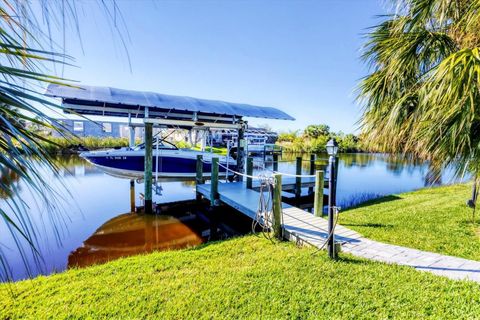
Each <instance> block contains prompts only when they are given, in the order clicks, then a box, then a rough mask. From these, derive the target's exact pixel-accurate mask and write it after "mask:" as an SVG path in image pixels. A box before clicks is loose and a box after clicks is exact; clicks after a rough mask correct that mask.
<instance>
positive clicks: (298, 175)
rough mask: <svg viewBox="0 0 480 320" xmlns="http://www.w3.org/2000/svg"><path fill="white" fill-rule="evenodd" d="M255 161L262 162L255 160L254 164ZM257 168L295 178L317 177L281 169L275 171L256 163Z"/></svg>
mask: <svg viewBox="0 0 480 320" xmlns="http://www.w3.org/2000/svg"><path fill="white" fill-rule="evenodd" d="M255 163H260V164H262V162H260V161H254V165H255ZM256 166H257V168H259V169H262V170H265V171H270V172H272V173H273V174H279V175H282V176H287V177H295V178H315V175H314V174H293V173H285V172H280V171H274V170H272V169H269V168H267V167H265V165H263V166H260V165H256Z"/></svg>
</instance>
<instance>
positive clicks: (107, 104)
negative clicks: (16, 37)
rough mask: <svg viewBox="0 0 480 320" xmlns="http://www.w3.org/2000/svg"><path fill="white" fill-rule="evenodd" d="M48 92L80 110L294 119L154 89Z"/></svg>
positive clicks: (83, 88)
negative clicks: (167, 93) (159, 91)
mask: <svg viewBox="0 0 480 320" xmlns="http://www.w3.org/2000/svg"><path fill="white" fill-rule="evenodd" d="M46 95H47V96H50V97H56V98H61V99H62V103H63V106H64V108H65V112H68V111H69V110H72V111H74V112H76V113H79V114H88V115H103V116H122V117H125V116H127V115H129V116H130V115H131V116H132V117H137V118H138V117H142V118H143V117H145V108H146V107H148V109H149V114H148V117H149V118H162V119H163V118H168V119H185V118H187V117H188V118H191V117H192V116H193V115H195V116H197V117H198V118H199V119H202V118H203V119H204V120H205V119H206V120H212V121H220V122H225V121H231V120H232V119H233V120H234V121H235V120H238V119H241V118H242V117H255V118H265V119H280V120H295V119H294V118H293V117H291V116H290V115H288V114H286V113H285V112H283V111H281V110H279V109H276V108H271V107H259V106H252V105H248V104H241V103H231V102H224V101H215V100H206V99H197V98H191V97H182V96H172V95H166V94H160V93H154V92H142V91H133V90H123V89H117V88H110V87H94V86H84V85H82V86H76V87H68V86H61V85H56V84H51V85H49V86H48V89H47V92H46Z"/></svg>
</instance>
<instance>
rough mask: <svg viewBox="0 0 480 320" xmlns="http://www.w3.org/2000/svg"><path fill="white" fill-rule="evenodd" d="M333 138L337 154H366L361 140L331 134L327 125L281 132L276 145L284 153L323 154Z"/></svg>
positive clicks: (347, 135)
mask: <svg viewBox="0 0 480 320" xmlns="http://www.w3.org/2000/svg"><path fill="white" fill-rule="evenodd" d="M332 138H335V139H336V140H337V143H338V146H339V152H367V151H368V150H367V149H366V148H365V147H364V146H363V144H362V141H361V138H360V137H359V136H356V135H354V134H344V133H343V132H338V133H335V132H331V131H330V128H329V126H327V125H310V126H308V127H306V128H305V130H303V131H300V130H297V131H289V132H282V133H280V134H279V135H278V140H277V144H278V145H280V146H282V148H283V150H284V151H286V152H308V153H321V152H325V151H326V149H325V146H326V144H327V142H328V140H330V139H332Z"/></svg>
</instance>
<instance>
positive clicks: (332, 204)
mask: <svg viewBox="0 0 480 320" xmlns="http://www.w3.org/2000/svg"><path fill="white" fill-rule="evenodd" d="M326 149H327V153H328V155H329V158H328V166H329V178H328V235H329V237H328V239H327V248H328V256H329V257H330V258H332V259H336V258H337V252H336V250H335V234H334V228H335V226H334V223H335V222H334V220H335V217H334V216H335V211H336V210H337V208H336V192H337V190H336V186H337V183H336V181H335V179H336V176H337V175H336V174H335V169H336V168H335V162H336V161H335V157H336V156H337V152H338V144H337V141H335V139H330V140H329V141H328V142H327V145H326Z"/></svg>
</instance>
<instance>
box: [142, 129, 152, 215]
mask: <svg viewBox="0 0 480 320" xmlns="http://www.w3.org/2000/svg"><path fill="white" fill-rule="evenodd" d="M152 143H153V124H152V123H148V122H147V123H145V172H144V180H145V181H144V182H145V214H152V169H153V163H152V162H153V154H152V150H153V147H152Z"/></svg>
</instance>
